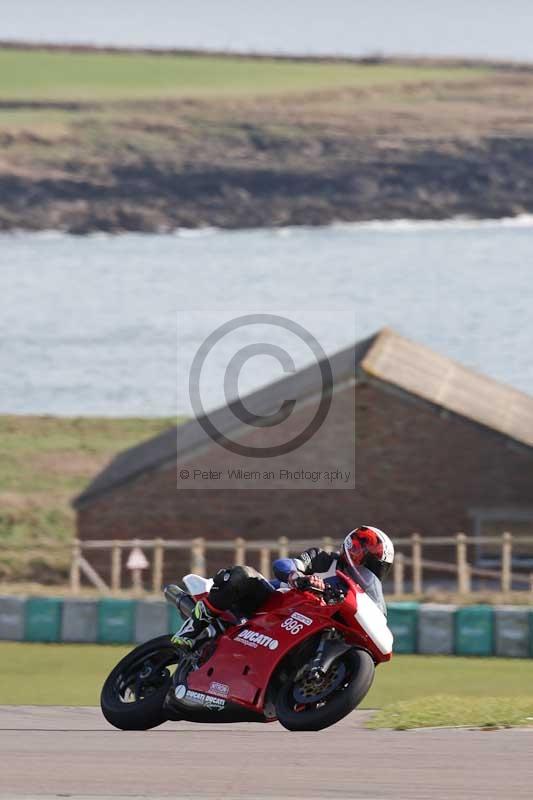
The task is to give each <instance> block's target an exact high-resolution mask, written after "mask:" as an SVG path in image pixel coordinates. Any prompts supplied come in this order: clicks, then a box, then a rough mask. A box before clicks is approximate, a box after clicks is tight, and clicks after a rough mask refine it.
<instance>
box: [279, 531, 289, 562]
mask: <svg viewBox="0 0 533 800" xmlns="http://www.w3.org/2000/svg"><path fill="white" fill-rule="evenodd" d="M278 553H279V557H280V558H288V557H289V540H288V539H287V537H286V536H280V537H279V539H278Z"/></svg>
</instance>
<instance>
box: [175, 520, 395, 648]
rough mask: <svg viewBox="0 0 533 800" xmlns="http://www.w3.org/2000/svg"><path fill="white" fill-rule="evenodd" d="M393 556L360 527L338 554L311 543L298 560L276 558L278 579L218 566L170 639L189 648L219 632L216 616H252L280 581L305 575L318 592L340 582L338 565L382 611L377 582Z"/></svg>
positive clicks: (379, 537) (384, 539) (292, 583)
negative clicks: (189, 614)
mask: <svg viewBox="0 0 533 800" xmlns="http://www.w3.org/2000/svg"><path fill="white" fill-rule="evenodd" d="M393 560H394V546H393V544H392V542H391V540H390V539H389V537H388V536H387V534H386V533H383V531H381V530H380V529H379V528H374V527H371V526H368V525H363V526H362V527H359V528H355V529H354V530H353V531H350V533H348V534H347V536H346V537H345V538H344V541H343V542H342V545H341V549H340V552H338V553H328V552H327V551H326V550H319V549H317V548H316V547H310V548H309V549H308V550H304V552H303V553H301V555H300V556H298V558H279V559H278V560H277V561H275V562H274V565H273V570H274V575H275V576H276V578H277V580H276V581H272V582H269V581H267V579H266V578H264V577H263V576H262V575H261V574H260V573H259V572H257V570H255V569H253V567H232V568H231V569H221V570H219V571H218V572H217V574H216V575H215V577H214V578H213V586H212V588H211V590H210V592H209V594H208V595H207V597H206V598H204V599H203V600H199V601H198V602H197V603H196V605H195V607H194V610H193V615H192V617H191V618H190V619H188V620H186V621H185V622H184V624H183V625H182V627H181V628H180V629H179V630H178V631H177V632H176V634H175V635H174V636H173V637H172V641H173V643H174V644H175V645H177V646H179V647H187V648H189V649H191V650H192V649H194V648H195V647H196V646H197V645H198V644H200V643H201V642H202V641H205V640H206V639H209V638H212V637H214V636H216V635H217V634H218V633H219V632H220V627H219V626H218V625H217V620H218V619H219V618H220V617H221V615H224V614H225V613H226V612H229V613H231V614H233V615H234V616H236V617H237V618H238V619H240V618H241V617H243V616H244V617H251V616H252V615H253V614H255V612H256V611H257V610H258V608H259V607H260V606H261V605H262V604H263V603H264V602H265V600H266V599H267V597H268V595H269V594H270V593H271V592H272V591H274V590H275V589H277V588H279V586H280V584H287V585H288V586H289V587H290V588H296V587H298V586H301V585H302V580H301V579H302V578H305V577H306V576H308V582H307V583H308V585H309V586H310V587H311V588H315V589H319V590H320V589H323V588H324V584H325V583H334V582H337V581H338V578H337V575H336V572H337V569H339V570H341V571H342V572H345V573H347V574H348V575H350V576H351V577H353V578H354V580H355V581H356V582H357V583H358V584H359V585H360V586H362V588H363V589H364V590H365V591H366V592H367V594H369V595H370V597H371V598H372V599H373V600H374V602H375V603H377V605H378V606H379V608H381V610H382V611H383V613H384V614H386V606H385V600H384V598H383V589H382V585H381V582H382V581H383V580H384V578H385V577H386V575H387V573H388V571H389V570H390V568H391V565H392V562H393ZM304 583H305V581H304Z"/></svg>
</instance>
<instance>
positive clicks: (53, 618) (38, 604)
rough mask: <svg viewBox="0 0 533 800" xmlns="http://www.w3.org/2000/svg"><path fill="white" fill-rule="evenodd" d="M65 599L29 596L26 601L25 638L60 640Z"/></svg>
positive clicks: (28, 639)
mask: <svg viewBox="0 0 533 800" xmlns="http://www.w3.org/2000/svg"><path fill="white" fill-rule="evenodd" d="M62 610H63V601H62V599H61V598H60V597H29V598H28V600H27V602H26V609H25V624H24V639H25V640H26V641H27V642H60V641H61V615H62Z"/></svg>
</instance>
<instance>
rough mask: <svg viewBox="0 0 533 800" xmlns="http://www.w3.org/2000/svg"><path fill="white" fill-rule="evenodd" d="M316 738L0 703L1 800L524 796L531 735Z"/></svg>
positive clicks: (342, 733)
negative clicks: (121, 722)
mask: <svg viewBox="0 0 533 800" xmlns="http://www.w3.org/2000/svg"><path fill="white" fill-rule="evenodd" d="M367 715H368V712H355V713H354V714H352V715H350V716H349V717H348V718H347V719H346V720H344V721H343V722H341V723H339V724H338V725H336V726H335V727H333V728H330V729H329V730H325V731H321V732H320V733H304V734H302V733H299V734H297V733H289V732H288V731H285V730H284V729H283V728H281V726H280V725H278V723H271V724H269V725H257V724H249V725H243V724H239V725H220V726H217V725H203V726H201V725H193V724H190V723H168V724H167V725H164V726H162V727H160V728H156V729H154V730H153V731H148V732H146V733H136V732H135V733H124V732H121V731H116V730H114V729H113V728H111V727H110V726H109V725H108V724H107V723H106V722H105V720H104V719H103V717H102V716H101V714H100V711H99V709H96V708H61V707H56V706H50V707H43V706H33V707H31V706H24V707H20V706H1V707H0V798H2V800H7V798H9V800H13V799H14V798H20V797H24V798H39V800H43V798H46V800H50V798H59V797H63V798H64V797H68V798H72V799H74V798H83V800H93V798H98V800H103V798H129V799H130V800H138V798H150V799H151V800H161V799H162V798H169V797H175V798H180V800H187V798H193V797H194V798H208V800H214V798H217V800H218V798H223V800H234V799H235V798H246V800H252V798H258V800H266V798H276V800H288V798H290V800H294V799H295V798H305V800H309V799H310V798H313V799H314V798H332V799H333V800H348V798H350V800H363V798H364V799H365V800H366V799H367V798H368V800H389V798H394V799H395V800H404V798H405V800H422V798H423V800H430V799H431V800H456V799H457V798H461V800H476V798H484V800H488V799H490V800H492V798H495V799H496V798H497V799H498V800H507V798H512V800H517V799H518V798H529V800H530V799H531V797H532V796H533V789H532V786H533V729H513V730H499V731H479V730H467V729H455V730H454V729H430V730H418V731H383V730H381V731H369V730H365V728H364V727H363V723H364V721H365V719H366V718H367Z"/></svg>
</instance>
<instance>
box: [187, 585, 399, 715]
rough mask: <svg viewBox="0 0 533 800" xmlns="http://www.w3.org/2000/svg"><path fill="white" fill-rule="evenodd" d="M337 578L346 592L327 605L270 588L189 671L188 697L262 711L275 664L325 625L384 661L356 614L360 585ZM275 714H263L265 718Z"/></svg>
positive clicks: (207, 703) (314, 597) (214, 705)
mask: <svg viewBox="0 0 533 800" xmlns="http://www.w3.org/2000/svg"><path fill="white" fill-rule="evenodd" d="M342 578H343V580H344V581H345V582H346V583H347V584H348V589H349V591H348V592H347V594H346V597H345V598H344V600H343V601H342V602H341V603H335V604H334V605H326V604H325V603H324V602H323V600H322V599H321V598H320V597H318V596H317V595H316V594H313V593H311V592H302V591H296V590H291V591H287V592H280V591H276V592H272V594H271V595H270V597H269V598H268V600H267V601H266V603H265V604H264V605H263V606H262V608H261V610H260V611H258V612H257V613H256V614H255V615H254V616H253V617H252V618H251V619H250V620H248V621H247V622H245V623H243V624H241V625H236V626H233V627H231V628H229V629H228V630H227V631H226V632H225V633H224V634H223V635H222V636H221V637H220V639H219V641H218V643H217V647H216V650H215V652H214V653H213V655H212V656H211V657H210V658H209V659H208V660H207V661H206V662H205V663H204V664H203V665H202V666H201V667H199V669H197V670H194V671H193V672H190V673H189V675H188V676H187V687H183V690H185V689H186V691H187V699H189V700H190V699H193V700H194V698H195V697H197V698H198V702H199V703H200V702H202V703H203V704H204V706H208V707H209V708H210V709H211V710H213V711H216V710H220V711H222V710H223V709H224V707H225V706H226V703H227V704H228V705H229V704H237V705H238V706H240V707H244V708H246V709H248V710H250V711H253V712H255V713H256V714H261V715H263V714H265V699H266V693H267V689H268V686H269V683H270V680H271V678H272V676H273V674H274V672H275V671H276V669H277V667H278V666H279V665H280V663H281V662H282V661H283V659H284V658H285V657H286V656H287V655H288V654H289V653H290V651H291V650H293V649H294V648H295V647H296V646H298V645H300V644H302V643H303V642H304V641H306V640H307V639H309V638H310V637H311V636H314V635H316V634H317V633H319V632H320V631H322V630H324V629H326V628H332V627H333V628H336V629H337V630H339V631H340V632H342V633H343V634H344V636H345V638H346V640H347V641H348V642H349V643H353V645H354V646H358V647H361V648H363V649H366V650H368V652H369V653H370V654H371V655H372V657H373V658H374V660H375V661H376V662H380V661H387V660H388V659H389V658H390V653H389V654H384V653H382V652H381V651H380V650H379V649H378V648H377V647H376V645H375V643H374V642H373V641H372V639H371V638H370V637H369V636H368V634H367V633H366V632H365V631H364V630H363V628H362V627H361V626H360V625H359V624H358V622H357V620H356V619H355V612H356V610H357V594H358V593H359V592H362V589H360V588H359V586H357V585H356V584H354V583H353V581H351V580H350V579H349V578H348V577H347V576H344V575H343V576H342ZM350 590H351V591H350ZM195 693H196V694H195ZM177 697H178V696H177ZM206 698H207V699H206ZM216 698H218V701H217V700H216ZM178 700H179V697H178ZM274 718H275V717H274V716H273V715H267V719H274Z"/></svg>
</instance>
